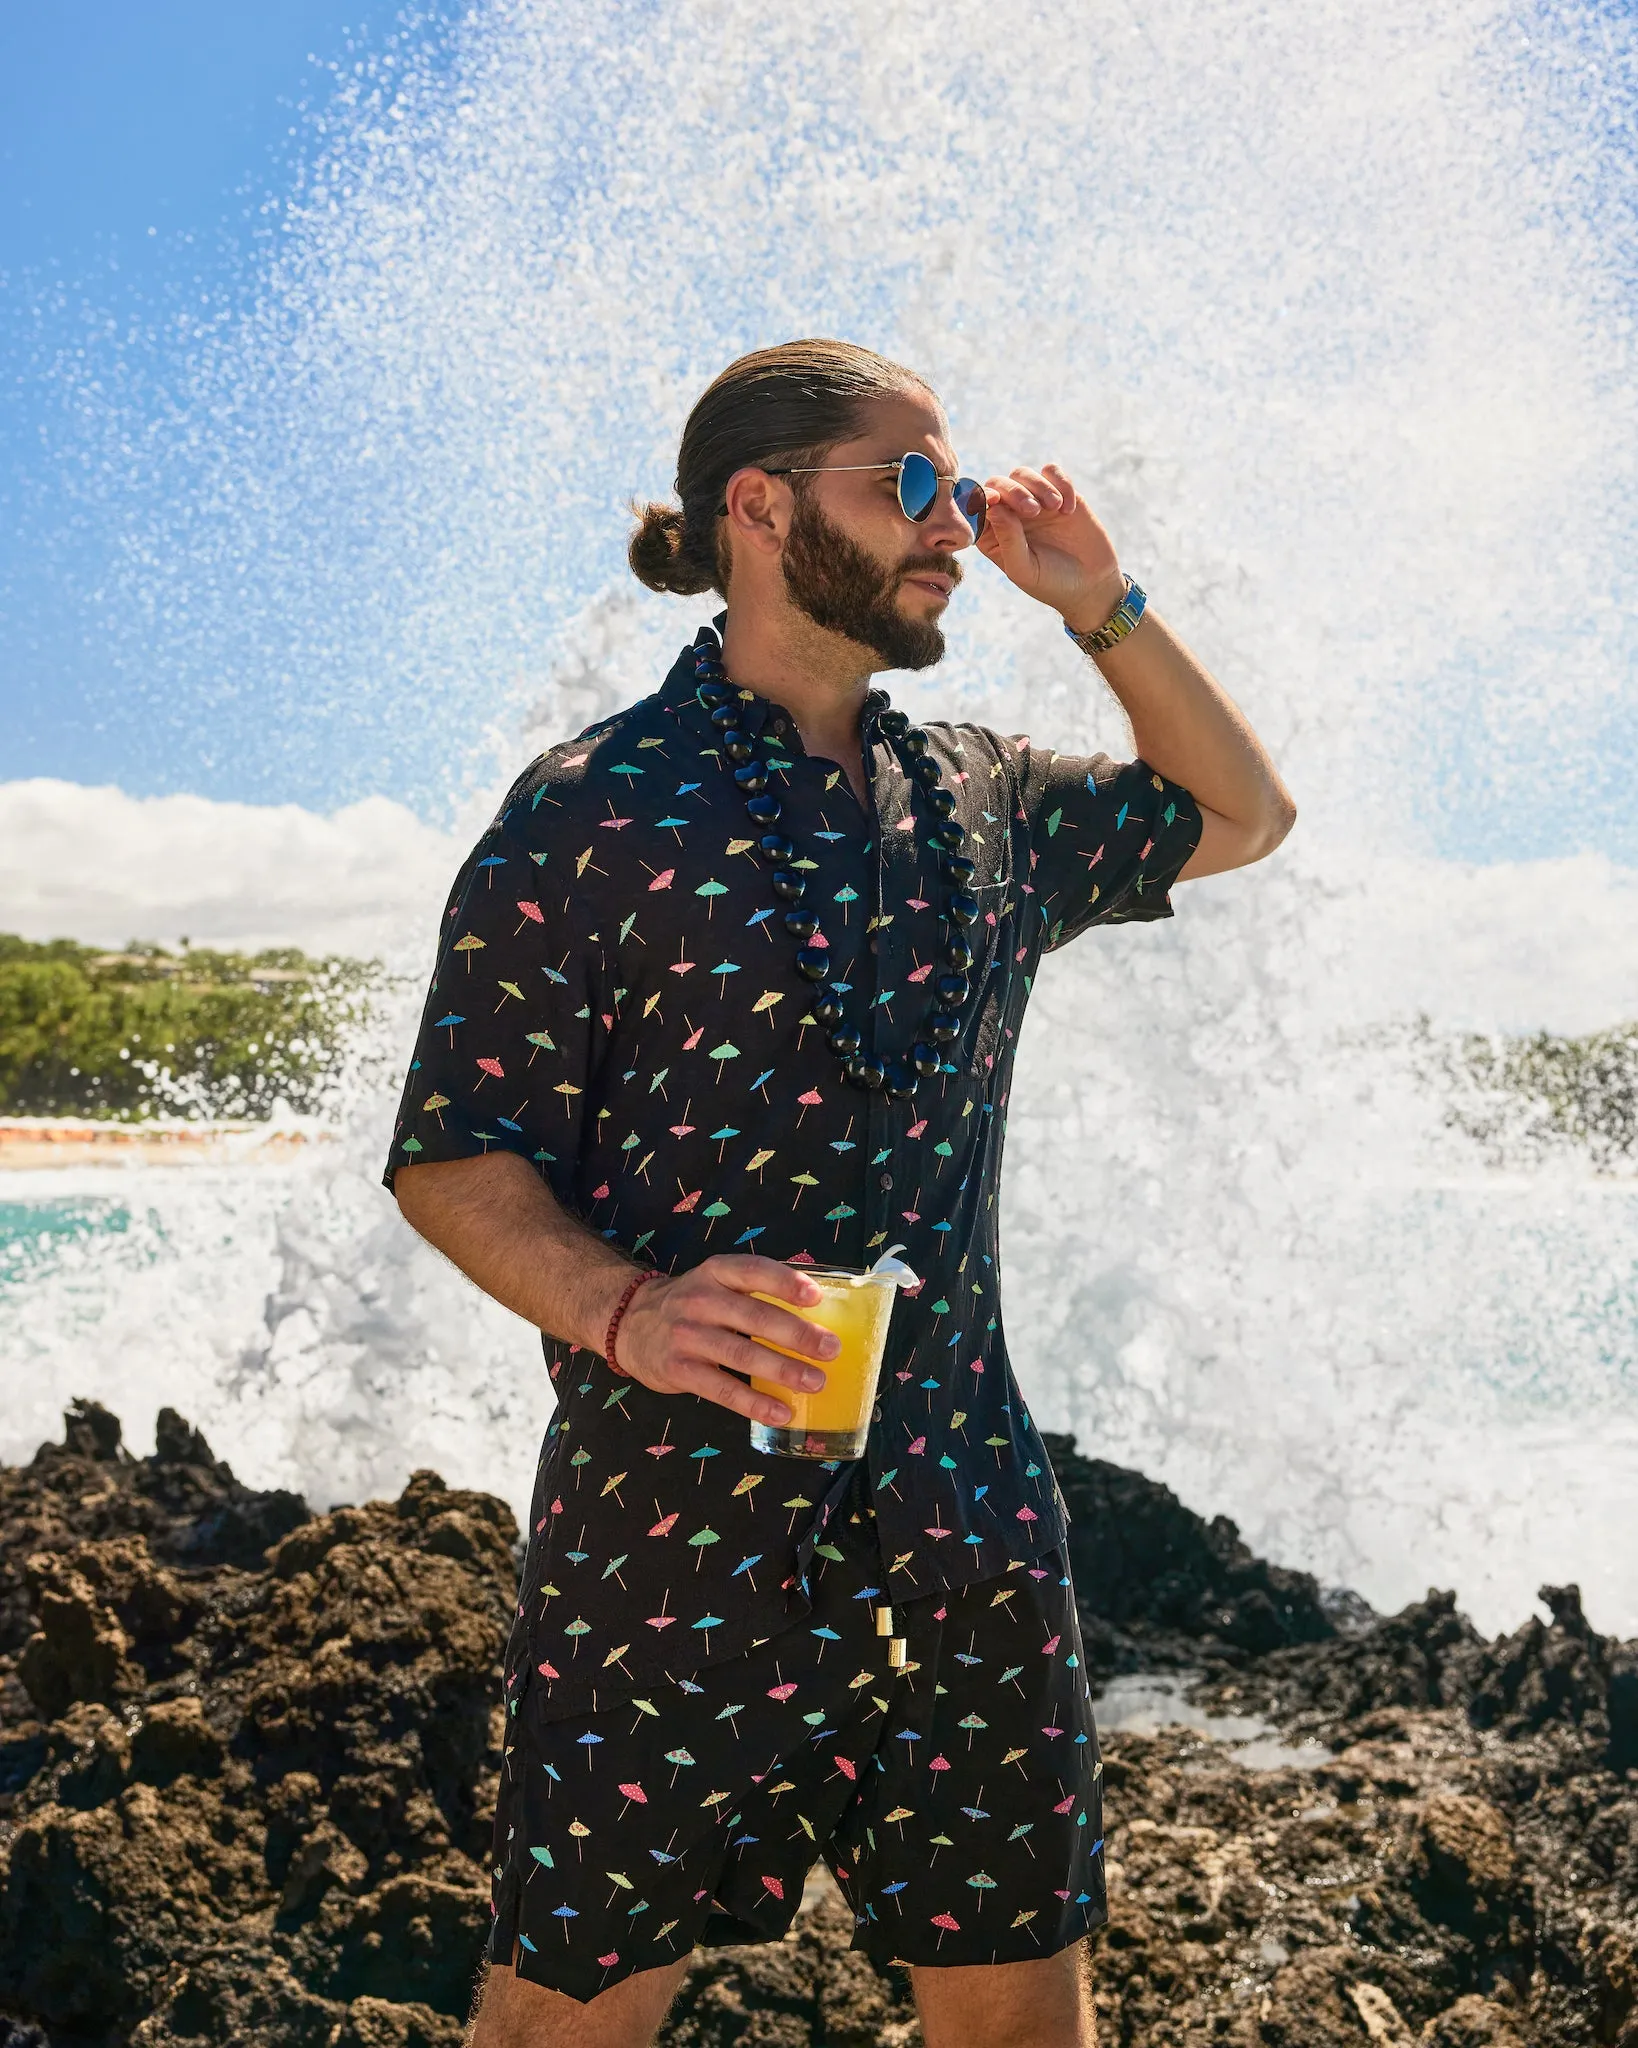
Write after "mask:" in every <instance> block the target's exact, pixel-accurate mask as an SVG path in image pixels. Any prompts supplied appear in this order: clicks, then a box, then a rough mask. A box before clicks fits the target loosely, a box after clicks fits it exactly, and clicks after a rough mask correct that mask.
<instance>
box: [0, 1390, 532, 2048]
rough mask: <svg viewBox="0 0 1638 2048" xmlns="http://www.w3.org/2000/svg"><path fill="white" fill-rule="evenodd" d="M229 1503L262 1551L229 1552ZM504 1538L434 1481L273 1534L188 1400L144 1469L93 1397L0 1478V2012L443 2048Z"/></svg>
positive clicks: (199, 2040)
mask: <svg viewBox="0 0 1638 2048" xmlns="http://www.w3.org/2000/svg"><path fill="white" fill-rule="evenodd" d="M93 1453H95V1455H94V1456H93V1455H92V1454H93ZM286 1500H288V1497H286ZM298 1507H299V1504H298ZM13 1510H15V1514H12V1511H13ZM8 1515H11V1519H10V1520H7V1519H5V1517H6V1516H8ZM227 1515H232V1516H234V1517H236V1518H237V1526H238V1527H239V1528H240V1529H241V1530H247V1529H253V1530H261V1531H270V1532H271V1547H272V1548H273V1549H274V1552H275V1559H276V1566H277V1568H276V1569H269V1567H268V1564H267V1562H266V1560H265V1559H264V1558H263V1557H262V1556H261V1555H260V1552H258V1555H257V1558H256V1565H257V1569H255V1570H249V1569H246V1568H245V1567H244V1566H242V1565H240V1564H237V1563H235V1562H232V1561H230V1558H229V1557H225V1556H224V1552H225V1551H226V1552H229V1553H231V1551H232V1547H233V1546H232V1545H227V1544H224V1542H223V1539H222V1529H223V1526H224V1516H227ZM308 1530H311V1532H312V1534H311V1540H310V1541H309V1542H308V1543H307V1545H306V1547H305V1548H303V1547H302V1546H301V1545H299V1544H296V1545H294V1546H293V1547H291V1548H288V1549H285V1548H282V1547H281V1546H284V1545H286V1544H289V1543H290V1541H291V1539H292V1537H293V1536H300V1535H301V1534H302V1533H303V1532H305V1531H308ZM514 1535H515V1530H514V1529H513V1525H512V1519H511V1516H510V1514H509V1512H508V1510H507V1509H506V1508H505V1506H504V1505H503V1504H502V1503H501V1502H499V1501H494V1500H490V1499H489V1498H488V1497H486V1496H483V1495H479V1494H472V1493H462V1492H457V1491H455V1490H452V1489H450V1488H447V1487H445V1486H444V1485H443V1483H442V1482H441V1481H439V1480H437V1479H436V1477H435V1475H430V1474H426V1475H418V1478H417V1480H416V1481H415V1482H414V1483H412V1485H411V1487H409V1488H407V1489H406V1492H405V1494H404V1496H403V1497H402V1498H401V1499H400V1500H398V1501H396V1502H386V1501H381V1502H372V1503H367V1504H366V1505H364V1506H362V1507H358V1508H348V1509H341V1510H337V1511H336V1513H335V1514H333V1515H330V1516H322V1517H318V1518H313V1517H309V1516H308V1515H307V1513H306V1510H305V1509H300V1510H299V1516H298V1519H297V1521H296V1524H295V1527H294V1528H292V1525H291V1517H290V1512H289V1510H288V1507H287V1506H286V1505H281V1504H280V1503H279V1502H278V1501H277V1500H276V1499H275V1500H274V1502H273V1506H272V1509H271V1510H269V1508H268V1497H267V1496H259V1495H257V1494H255V1493H254V1491H253V1490H252V1489H250V1488H247V1487H245V1486H243V1485H241V1483H240V1482H239V1481H238V1480H237V1479H235V1477H234V1475H233V1474H232V1472H231V1471H229V1469H228V1468H227V1467H226V1466H225V1465H223V1464H221V1463H220V1461H218V1460H216V1459H214V1458H213V1457H211V1455H210V1451H209V1446H208V1445H206V1444H205V1443H204V1441H203V1439H202V1438H201V1437H200V1435H199V1433H198V1431H196V1430H193V1429H191V1428H190V1427H189V1426H188V1425H187V1424H186V1423H185V1422H184V1421H183V1420H182V1419H181V1418H180V1417H177V1416H174V1415H170V1416H167V1417H166V1418H164V1419H163V1420H162V1423H161V1427H160V1430H159V1432H158V1450H157V1452H156V1455H155V1457H154V1458H153V1459H151V1460H137V1459H132V1458H130V1457H129V1455H128V1454H127V1453H125V1452H124V1451H123V1450H122V1449H121V1448H120V1443H119V1430H118V1425H117V1423H116V1422H115V1421H114V1419H113V1418H111V1417H108V1416H107V1415H106V1412H105V1411H99V1412H98V1413H91V1412H90V1410H89V1408H88V1406H87V1405H86V1404H81V1405H80V1406H79V1407H77V1408H76V1410H75V1411H74V1412H73V1413H72V1414H71V1415H70V1417H69V1427H68V1428H67V1430H66V1432H65V1441H64V1443H63V1444H61V1445H54V1446H48V1447H46V1449H45V1450H44V1451H43V1452H42V1453H41V1454H40V1455H39V1456H38V1457H37V1458H36V1460H35V1461H34V1464H33V1465H32V1466H31V1467H30V1468H28V1470H27V1472H26V1473H23V1474H19V1473H16V1472H4V1471H0V1560H3V1561H5V1562H6V1563H8V1564H9V1565H10V1567H11V1570H12V1574H13V1576H12V1579H11V1580H10V1581H9V1582H8V1583H9V1588H10V1590H11V1591H12V1592H13V1593H15V1591H16V1589H17V1587H18V1586H21V1587H22V1588H23V1590H24V1591H25V1593H26V1594H27V1596H28V1597H29V1599H30V1600H31V1602H32V1611H31V1612H30V1613H29V1615H28V1617H27V1619H28V1622H29V1623H30V1624H32V1626H31V1627H29V1628H28V1629H26V1630H25V1629H24V1628H22V1627H20V1626H18V1625H17V1624H16V1623H15V1622H13V1625H12V1640H11V1642H10V1643H8V1644H7V1645H6V1647H5V1648H4V1649H3V1650H0V1681H5V1680H6V1674H7V1673H8V1672H10V1671H11V1670H12V1667H13V1666H15V1667H16V1673H17V1674H20V1675H21V1678H22V1679H23V1680H25V1681H26V1682H27V1686H28V1690H26V1691H25V1690H24V1686H23V1685H22V1684H19V1683H16V1682H15V1676H14V1677H13V1678H12V1679H11V1680H10V1681H8V1682H7V1683H5V1684H0V1767H3V1768H4V1772H5V1775H4V1777H3V1779H0V1802H3V1803H0V2013H4V2014H11V2015H15V2018H16V2022H17V2024H18V2025H19V2026H22V2025H24V2024H26V2025H28V2026H37V2027H40V2028H43V2029H44V2030H45V2032H46V2034H47V2035H48V2036H49V2038H50V2040H51V2042H52V2044H53V2048H124V2044H126V2043H131V2044H141V2048H173V2044H174V2048H184V2044H187V2048H196V2044H197V2048H205V2044H207V2043H223V2044H226V2043H228V2042H240V2041H249V2040H254V2041H256V2042H258V2043H262V2042H266V2043H268V2044H271V2048H284V2044H295V2043H302V2044H305V2043H308V2042H311V2043H313V2044H314V2048H338V2044H340V2043H346V2042H350V2043H355V2044H358V2048H365V2044H372V2048H373V2044H378V2043H379V2044H394V2048H456V2044H457V2043H458V2042H459V2040H460V2038H461V2032H462V2021H463V2019H464V2016H465V2014H466V2011H467V2008H468V2004H469V2001H470V1996H471V1986H472V1981H473V1975H474V1971H475V1968H476V1965H477V1962H478V1957H479V1954H480V1952H481V1947H482V1942H483V1938H484V1935H485V1933H486V1931H487V1924H488V1887H487V1875H486V1870H485V1867H484V1866H485V1863H486V1861H487V1855H486V1851H487V1826H488V1813H489V1808H490V1804H491V1802H492V1799H493V1791H494V1784H495V1781H496V1778H497V1775H498V1770H499V1763H500V1758H499V1753H498V1748H497V1741H498V1738H499V1737H500V1735H501V1733H502V1729H501V1726H500V1723H499V1720H498V1717H497V1708H496V1702H497V1699H498V1686H499V1658H500V1651H501V1647H502V1644H503V1642H504V1638H505V1631H506V1627H507V1623H508V1621H509V1618H510V1613H511V1606H512V1600H513V1597H514V1592H513V1589H514V1584H515V1574H514V1570H513V1564H512V1540H513V1537H514ZM24 1541H27V1542H28V1543H30V1545H31V1549H30V1552H29V1558H30V1560H31V1561H30V1562H29V1563H28V1564H27V1566H26V1567H25V1566H24V1565H23V1564H22V1562H21V1561H20V1560H19V1559H18V1557H17V1552H18V1550H19V1548H20V1547H21V1544H22V1542H24ZM268 1547H269V1546H268V1545H267V1544H263V1545H262V1546H260V1548H261V1549H266V1548H268ZM13 1611H14V1609H13ZM14 1646H15V1647H14ZM35 1715H37V1716H39V1717H40V1719H39V1720H32V1719H30V1718H29V1717H30V1716H35ZM7 2023H8V2024H9V2023H10V2022H9V2020H8V2022H7Z"/></svg>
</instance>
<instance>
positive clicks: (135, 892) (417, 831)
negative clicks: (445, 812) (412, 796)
mask: <svg viewBox="0 0 1638 2048" xmlns="http://www.w3.org/2000/svg"><path fill="white" fill-rule="evenodd" d="M479 822H480V823H481V821H479ZM476 829H477V827H476V825H474V827H473V830H471V831H467V832H464V833H462V834H460V835H450V834H446V833H443V832H438V831H435V830H434V829H433V828H432V827H431V826H429V825H425V824H423V823H422V822H421V820H420V819H419V818H417V817H416V816H415V815H414V813H413V812H411V811H409V810H406V809H405V807H404V806H403V805H402V804H398V803H394V802H392V801H391V800H390V799H389V798H387V797H379V796H376V797H367V798H366V799H365V800H364V801H363V802H362V803H356V804H350V805H348V807H347V808H346V809H345V810H341V811H337V812H336V813H335V814H334V815H333V816H331V817H328V818H326V817H320V816H319V815H318V814H317V813H315V812H312V811H307V810H303V809H302V808H301V806H300V805H299V804H278V805H257V804H240V803H216V802H213V801H211V800H210V799H209V798H207V797H200V796H163V797H132V796H127V795H126V794H125V792H124V791H123V790H120V789H117V788H101V789H92V788H86V787H84V786H82V785H81V784H78V783H72V782H56V781H49V780H45V779H39V780H35V781H29V782H7V783H0V930H3V931H11V932H17V933H20V934H21V935H22V936H23V937H24V938H31V939H52V938H70V939H79V940H81V941H83V942H84V943H86V944H88V945H96V946H120V945H123V944H124V943H125V942H126V941H127V940H130V939H156V940H159V941H161V942H162V943H168V944H174V943H175V942H176V941H177V940H178V939H179V938H181V937H182V936H184V935H186V936H187V937H188V938H189V939H191V940H192V941H193V943H194V944H195V945H214V946H243V947H251V948H254V947H261V946H301V947H303V948H305V949H307V950H308V951H310V952H331V951H333V952H341V953H351V954H357V955H361V956H381V957H386V958H388V959H395V958H397V959H402V958H403V957H404V956H405V954H406V952H410V953H413V954H419V953H421V952H423V951H424V950H425V949H426V948H427V947H428V946H430V944H431V942H432V938H433V935H434V933H435V931H436V928H437V920H438V915H439V911H440V909H441V907H442V904H443V900H444V896H445V893H446V891H447V890H448V888H449V884H450V882H451V880H452V879H453V877H454V874H455V870H456V867H457V865H458V863H459V861H460V859H461V856H462V854H463V853H464V852H465V851H466V848H467V846H468V845H469V844H470V842H471V838H472V836H473V833H474V832H475V830H476Z"/></svg>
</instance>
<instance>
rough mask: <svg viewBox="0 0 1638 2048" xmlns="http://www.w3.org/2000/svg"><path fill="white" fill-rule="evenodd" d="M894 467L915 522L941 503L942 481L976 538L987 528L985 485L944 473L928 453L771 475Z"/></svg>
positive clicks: (902, 500)
mask: <svg viewBox="0 0 1638 2048" xmlns="http://www.w3.org/2000/svg"><path fill="white" fill-rule="evenodd" d="M866 469H893V470H897V471H898V477H899V510H900V511H901V512H902V513H903V514H904V516H905V518H906V519H908V520H909V521H910V522H911V524H912V525H915V526H920V524H921V523H922V521H923V520H924V519H926V518H927V517H928V516H929V515H930V514H931V512H932V509H933V507H934V506H935V505H936V504H937V503H938V490H939V485H940V484H944V483H947V484H948V485H949V486H950V497H951V499H952V501H953V502H954V505H955V508H956V510H957V511H958V512H959V513H960V514H961V516H962V518H963V519H965V520H966V522H967V524H968V525H969V526H970V527H971V528H972V530H973V539H974V540H977V538H978V536H979V535H980V534H981V533H982V532H983V531H984V517H985V513H986V512H987V510H988V501H987V500H986V498H985V496H984V486H983V485H982V484H981V483H975V482H974V481H973V479H972V478H971V477H970V476H956V477H942V476H940V475H939V473H938V471H937V470H936V469H935V468H934V467H933V465H932V461H931V460H930V458H929V457H927V456H925V455H917V454H914V453H912V454H909V455H901V456H900V457H899V459H898V461H897V462H825V463H820V464H818V465H817V466H815V467H814V468H812V469H770V470H769V471H768V472H767V473H768V475H769V476H825V475H828V474H829V472H830V471H832V470H866Z"/></svg>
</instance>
